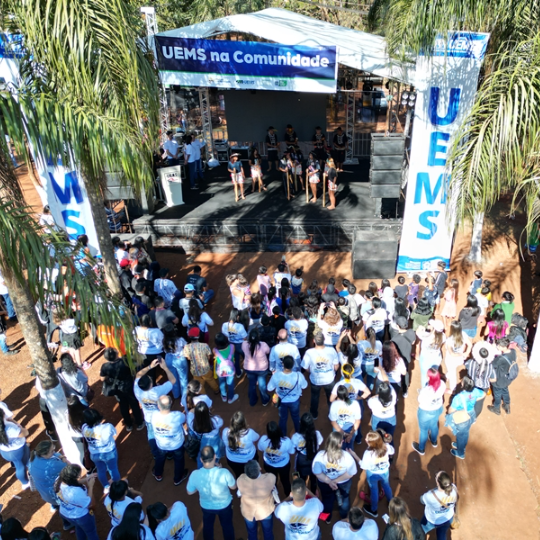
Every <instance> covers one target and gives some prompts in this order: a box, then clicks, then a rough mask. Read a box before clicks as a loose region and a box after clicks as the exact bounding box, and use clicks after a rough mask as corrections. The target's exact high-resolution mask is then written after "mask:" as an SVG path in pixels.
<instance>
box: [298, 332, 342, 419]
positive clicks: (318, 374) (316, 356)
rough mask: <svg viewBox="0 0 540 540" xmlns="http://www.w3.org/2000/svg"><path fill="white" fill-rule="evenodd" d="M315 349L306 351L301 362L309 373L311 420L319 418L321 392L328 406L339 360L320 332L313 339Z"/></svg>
mask: <svg viewBox="0 0 540 540" xmlns="http://www.w3.org/2000/svg"><path fill="white" fill-rule="evenodd" d="M313 343H314V344H315V347H314V348H313V349H308V350H307V351H306V354H305V355H304V358H303V360H302V367H303V368H304V369H305V370H307V371H309V380H310V381H311V404H310V409H309V411H310V412H311V414H312V415H313V419H314V420H317V418H318V416H319V397H320V395H321V390H324V392H325V394H326V401H327V403H328V406H330V395H331V394H332V389H333V388H334V379H335V378H336V371H337V369H338V368H339V358H338V355H337V352H336V350H335V349H334V348H333V347H327V346H326V345H325V344H324V343H325V338H324V336H323V334H321V333H320V332H319V333H318V334H315V336H314V337H313Z"/></svg>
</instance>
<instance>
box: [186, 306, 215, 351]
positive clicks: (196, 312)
mask: <svg viewBox="0 0 540 540" xmlns="http://www.w3.org/2000/svg"><path fill="white" fill-rule="evenodd" d="M182 326H185V327H186V328H191V327H193V326H198V327H199V330H200V331H201V340H200V341H201V342H204V343H208V342H209V338H210V333H209V332H208V327H209V326H214V321H213V320H212V319H211V317H210V315H208V313H206V311H203V309H202V308H201V306H200V304H199V301H198V300H197V299H196V298H192V299H191V300H190V301H189V309H188V311H187V313H184V316H183V317H182Z"/></svg>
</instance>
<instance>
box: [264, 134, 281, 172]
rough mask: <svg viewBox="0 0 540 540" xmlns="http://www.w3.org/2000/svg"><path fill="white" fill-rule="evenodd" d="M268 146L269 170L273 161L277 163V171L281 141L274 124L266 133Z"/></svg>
mask: <svg viewBox="0 0 540 540" xmlns="http://www.w3.org/2000/svg"><path fill="white" fill-rule="evenodd" d="M266 148H267V152H268V172H270V171H271V170H272V163H275V165H276V171H277V170H278V149H279V143H278V138H277V132H276V130H275V129H274V128H273V127H272V126H270V127H269V128H268V133H267V135H266Z"/></svg>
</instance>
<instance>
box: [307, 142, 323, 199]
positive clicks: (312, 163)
mask: <svg viewBox="0 0 540 540" xmlns="http://www.w3.org/2000/svg"><path fill="white" fill-rule="evenodd" d="M307 174H308V182H309V187H310V188H311V193H312V194H313V197H312V198H311V200H310V201H309V202H310V203H314V202H317V184H318V183H319V182H320V181H321V165H320V163H319V161H318V159H317V157H316V156H315V152H310V153H309V159H308V162H307Z"/></svg>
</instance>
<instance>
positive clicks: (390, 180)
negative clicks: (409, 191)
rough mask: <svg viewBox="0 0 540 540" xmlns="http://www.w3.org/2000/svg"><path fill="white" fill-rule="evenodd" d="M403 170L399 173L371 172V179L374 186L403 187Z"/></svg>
mask: <svg viewBox="0 0 540 540" xmlns="http://www.w3.org/2000/svg"><path fill="white" fill-rule="evenodd" d="M401 174H402V173H401V170H399V171H373V170H371V171H369V179H370V181H371V183H372V184H395V185H398V186H399V185H401Z"/></svg>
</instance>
